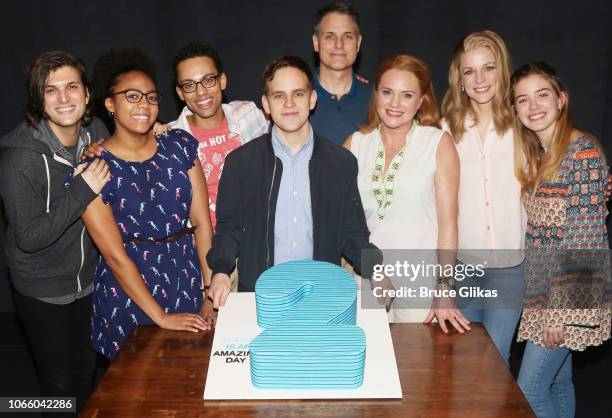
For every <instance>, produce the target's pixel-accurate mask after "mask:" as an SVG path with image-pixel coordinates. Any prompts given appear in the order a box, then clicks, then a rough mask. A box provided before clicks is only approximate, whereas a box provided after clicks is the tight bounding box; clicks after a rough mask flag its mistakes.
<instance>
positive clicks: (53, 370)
mask: <svg viewBox="0 0 612 418" xmlns="http://www.w3.org/2000/svg"><path fill="white" fill-rule="evenodd" d="M91 306H92V297H91V295H89V296H87V297H84V298H82V299H77V300H76V301H74V302H72V303H69V304H67V305H55V304H52V303H46V302H42V301H40V300H38V299H35V298H31V297H28V296H24V295H22V294H20V293H19V292H18V291H16V292H15V307H16V308H17V314H18V315H19V318H20V320H21V322H22V324H23V326H24V328H25V331H26V334H27V336H28V340H29V342H30V347H31V349H32V353H33V354H34V361H35V362H36V369H37V372H38V379H39V381H40V395H41V396H76V398H77V402H76V406H77V411H79V410H81V409H82V408H83V406H84V405H85V402H86V401H87V399H88V398H89V396H90V395H91V391H92V386H93V379H94V368H95V364H96V354H95V352H94V351H93V349H92V348H91V340H90V329H91V328H90V319H91ZM54 416H58V415H57V414H56V415H54Z"/></svg>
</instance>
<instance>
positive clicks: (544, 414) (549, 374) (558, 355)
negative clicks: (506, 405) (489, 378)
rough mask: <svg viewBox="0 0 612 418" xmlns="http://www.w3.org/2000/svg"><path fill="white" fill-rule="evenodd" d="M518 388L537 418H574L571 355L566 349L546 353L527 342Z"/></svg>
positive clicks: (545, 349) (547, 350)
mask: <svg viewBox="0 0 612 418" xmlns="http://www.w3.org/2000/svg"><path fill="white" fill-rule="evenodd" d="M518 384H519V386H520V387H521V390H522V391H523V393H524V394H525V397H526V398H527V401H528V402H529V405H530V406H531V409H533V412H534V413H535V414H536V416H537V417H538V418H573V417H574V413H575V411H576V397H575V394H574V383H573V382H572V353H571V352H570V351H569V350H568V349H567V348H563V347H560V348H555V349H552V350H549V349H548V348H544V347H541V346H539V345H537V344H534V343H532V342H531V341H527V345H526V346H525V353H524V354H523V362H522V363H521V371H520V372H519V376H518Z"/></svg>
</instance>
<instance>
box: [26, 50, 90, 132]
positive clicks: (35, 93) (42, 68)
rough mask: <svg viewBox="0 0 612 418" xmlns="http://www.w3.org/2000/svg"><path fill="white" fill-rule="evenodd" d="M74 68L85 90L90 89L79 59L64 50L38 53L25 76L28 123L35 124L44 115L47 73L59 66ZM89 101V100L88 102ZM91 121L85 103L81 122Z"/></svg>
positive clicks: (88, 107) (85, 72)
mask: <svg viewBox="0 0 612 418" xmlns="http://www.w3.org/2000/svg"><path fill="white" fill-rule="evenodd" d="M65 66H68V67H73V68H75V69H76V70H77V71H78V73H79V76H80V77H81V83H83V87H85V89H86V90H87V91H90V84H89V79H88V77H87V70H86V69H85V64H83V61H81V59H79V58H77V57H75V56H74V55H72V54H70V53H68V52H64V51H50V52H45V53H44V54H41V55H39V56H38V57H36V59H35V60H34V61H33V62H32V64H30V67H29V68H28V73H27V78H26V89H27V91H28V104H27V108H26V120H27V121H28V123H29V124H30V125H35V124H37V123H38V122H40V120H41V119H44V118H46V117H47V115H45V110H44V109H45V83H46V82H47V78H48V77H49V74H50V73H52V72H53V71H56V70H59V69H60V68H61V67H65ZM90 103H91V102H90ZM90 121H91V107H90V106H89V105H87V108H86V110H85V115H83V119H82V124H83V125H85V126H87V125H88V124H89V122H90Z"/></svg>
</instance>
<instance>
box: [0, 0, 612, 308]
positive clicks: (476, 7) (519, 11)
mask: <svg viewBox="0 0 612 418" xmlns="http://www.w3.org/2000/svg"><path fill="white" fill-rule="evenodd" d="M326 3H327V1H326V0H314V1H310V2H303V3H302V2H297V1H294V2H289V1H286V0H285V1H277V0H273V1H272V0H270V1H249V0H232V1H219V0H217V1H208V0H207V1H202V0H199V1H197V0H184V1H181V2H171V1H152V0H132V1H129V2H128V1H118V0H111V1H89V2H87V1H81V0H63V1H56V2H49V1H42V0H41V1H35V0H21V1H14V0H13V1H10V2H8V3H5V4H4V5H3V6H2V7H3V9H2V10H1V12H0V13H1V14H0V16H1V17H0V19H1V20H2V24H1V25H0V27H1V29H0V39H2V44H1V45H0V62H1V63H2V64H1V65H0V82H1V83H2V94H1V95H0V109H1V110H2V111H1V112H0V136H2V135H4V134H6V133H7V132H9V131H10V130H11V129H12V128H13V127H14V126H15V125H16V124H17V123H19V121H20V120H21V119H22V116H23V109H24V107H25V89H24V82H25V70H26V68H27V66H28V64H29V63H30V62H31V61H32V59H33V58H34V57H35V56H37V55H38V54H40V53H42V52H44V51H48V50H52V49H63V50H67V51H71V52H73V53H75V54H77V55H79V56H81V57H82V58H83V59H84V61H85V62H86V64H87V66H88V67H89V68H92V66H93V63H94V61H95V59H96V57H97V56H98V55H99V54H100V53H102V52H104V51H106V50H108V49H110V48H119V47H132V46H137V47H140V48H142V49H144V50H145V51H147V52H148V53H149V54H151V55H152V56H153V57H154V58H155V60H156V62H157V63H158V74H159V76H158V79H159V80H158V81H159V88H160V90H162V91H163V92H164V93H165V95H166V98H167V100H166V101H165V102H164V104H163V105H162V107H161V113H160V118H161V119H162V120H166V121H168V120H172V119H174V118H175V116H176V114H177V110H178V109H179V103H178V101H177V98H176V95H175V93H174V87H173V70H172V68H171V62H172V56H173V54H174V52H175V51H176V50H177V49H178V48H179V47H181V46H182V45H184V44H186V43H187V42H190V41H200V42H205V43H210V44H211V45H214V46H215V47H217V48H218V49H219V51H220V53H221V56H222V58H223V61H224V65H225V68H226V73H227V75H228V77H229V88H228V90H227V94H226V96H227V98H228V99H230V100H231V99H236V98H240V99H250V100H254V101H256V102H257V103H259V101H260V100H259V96H260V91H261V80H260V75H261V72H262V69H263V67H264V65H265V64H266V63H267V62H268V61H269V60H270V59H271V58H273V57H275V56H278V55H282V54H295V55H299V56H302V57H304V58H306V59H308V60H310V61H311V62H314V55H313V52H312V42H311V35H312V27H313V17H314V13H315V11H316V9H318V8H319V7H321V6H322V5H324V4H326ZM353 4H354V5H355V6H356V8H357V10H358V11H359V13H360V14H361V20H362V22H361V29H362V33H363V36H364V40H363V43H362V48H361V54H360V58H359V68H358V69H359V72H360V73H361V74H362V75H364V76H365V77H367V78H369V79H372V78H373V77H374V73H375V69H376V64H377V63H378V62H379V61H380V60H381V59H383V58H385V57H387V56H389V55H391V54H395V53H399V52H407V53H411V54H414V55H417V56H419V57H421V58H423V59H425V61H427V62H428V63H429V65H430V67H431V69H432V72H433V75H434V84H435V87H436V91H437V93H438V97H439V98H441V96H442V94H443V93H444V91H445V89H446V87H447V81H446V80H447V70H448V64H449V59H450V55H451V53H452V51H453V49H454V46H455V45H456V44H457V42H458V41H459V40H460V39H461V37H462V36H463V35H465V34H466V33H469V32H472V31H476V30H483V29H492V30H495V31H496V32H498V33H499V34H500V35H502V36H503V37H504V39H505V40H506V42H507V44H508V47H509V49H510V52H511V54H512V58H513V62H514V64H515V65H516V66H518V65H522V64H524V63H527V62H530V61H534V60H544V61H547V62H548V63H550V64H551V65H553V66H554V67H556V68H557V70H558V72H559V73H560V75H561V77H562V78H563V80H564V81H565V82H566V84H567V86H568V88H569V91H570V93H571V102H572V108H573V113H574V117H575V120H576V122H577V123H578V125H579V126H580V127H582V128H583V129H586V130H588V131H590V132H592V133H593V134H595V135H597V136H598V137H599V138H601V140H602V142H603V143H604V145H605V146H606V149H607V150H608V153H609V152H610V149H612V147H610V146H609V144H608V142H609V141H611V140H612V24H611V22H612V6H610V4H611V3H610V2H609V1H608V0H598V1H597V0H586V1H568V0H556V1H533V0H514V1H509V2H500V3H496V2H493V1H491V0H471V1H458V0H446V1H436V0H410V1H399V0H398V1H391V0H388V1H372V0H357V1H354V2H353ZM0 181H1V179H0ZM3 237H4V231H3V228H2V225H1V221H0V239H2V238H3ZM2 241H3V239H2ZM12 310H13V308H12V305H11V300H10V297H9V292H8V284H7V280H6V270H5V269H4V266H3V261H2V260H1V259H0V312H6V311H12Z"/></svg>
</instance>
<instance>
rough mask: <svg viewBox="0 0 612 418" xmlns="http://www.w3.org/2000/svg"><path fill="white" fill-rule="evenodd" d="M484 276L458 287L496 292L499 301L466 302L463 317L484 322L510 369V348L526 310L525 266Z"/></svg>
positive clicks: (462, 302) (462, 303) (461, 304)
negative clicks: (524, 299)
mask: <svg viewBox="0 0 612 418" xmlns="http://www.w3.org/2000/svg"><path fill="white" fill-rule="evenodd" d="M484 273H485V274H484V276H483V277H479V278H473V279H470V280H464V281H462V282H456V283H457V290H460V288H461V287H466V286H470V287H475V286H477V287H479V288H481V289H484V290H491V291H493V290H496V291H497V293H498V297H497V298H491V299H489V300H485V299H482V298H475V299H470V298H462V299H461V300H460V301H459V307H460V309H461V313H462V314H463V316H465V317H466V319H467V320H468V321H470V322H481V323H482V325H483V326H484V327H485V329H486V330H487V333H488V334H489V336H490V337H491V340H493V344H495V348H497V351H498V352H499V354H500V355H501V356H502V358H503V360H504V362H505V363H506V366H508V365H509V362H510V348H511V347H512V340H513V337H514V332H515V331H516V327H517V325H518V321H519V319H520V318H521V311H522V308H523V289H524V286H523V264H519V265H518V266H514V267H504V268H488V269H484Z"/></svg>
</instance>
